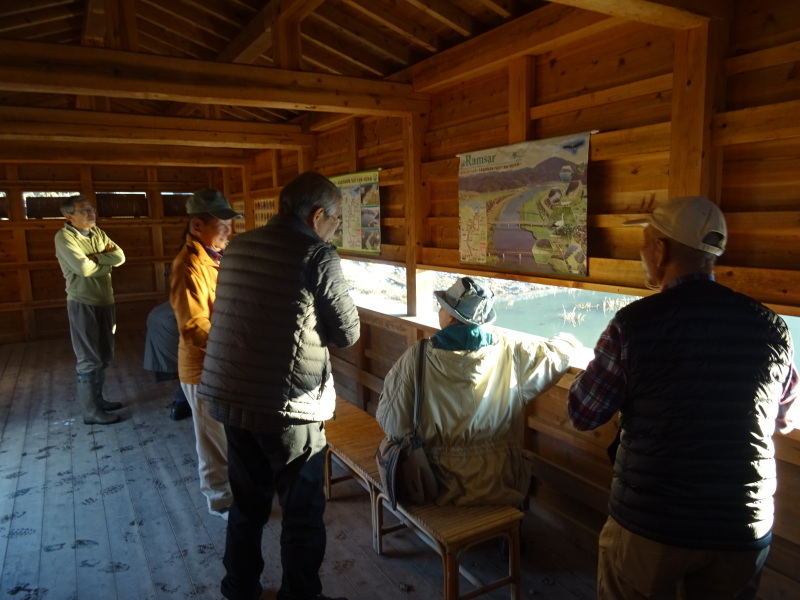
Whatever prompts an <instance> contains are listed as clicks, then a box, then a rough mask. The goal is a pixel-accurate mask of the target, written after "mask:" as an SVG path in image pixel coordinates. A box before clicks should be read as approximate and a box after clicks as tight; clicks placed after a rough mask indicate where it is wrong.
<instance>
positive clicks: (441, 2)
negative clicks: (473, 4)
mask: <svg viewBox="0 0 800 600" xmlns="http://www.w3.org/2000/svg"><path fill="white" fill-rule="evenodd" d="M407 2H408V3H409V4H411V5H412V6H416V7H417V8H419V9H421V10H424V11H425V12H426V13H428V14H429V15H430V16H431V17H432V18H434V19H436V20H437V21H439V22H440V23H443V24H444V25H446V26H447V27H449V28H450V29H452V30H453V31H455V32H457V33H459V34H461V35H463V36H465V37H469V36H472V35H474V34H475V32H476V31H477V29H478V25H477V23H476V22H475V19H473V18H472V17H471V16H469V15H468V14H467V13H465V12H464V11H463V10H461V9H460V8H458V7H457V6H455V5H453V4H450V3H449V2H446V1H445V0H407Z"/></svg>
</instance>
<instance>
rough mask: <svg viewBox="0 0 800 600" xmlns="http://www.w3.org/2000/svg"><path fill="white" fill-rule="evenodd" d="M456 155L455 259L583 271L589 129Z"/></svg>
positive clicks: (516, 267)
mask: <svg viewBox="0 0 800 600" xmlns="http://www.w3.org/2000/svg"><path fill="white" fill-rule="evenodd" d="M458 157H459V159H460V161H461V163H460V168H459V173H458V216H459V228H460V241H459V252H460V257H461V263H462V264H473V265H482V266H486V267H490V268H492V269H495V270H505V271H534V272H539V273H551V274H559V275H583V276H585V275H587V269H586V205H587V202H586V201H587V187H586V181H587V175H588V173H587V167H588V163H589V133H579V134H575V135H568V136H564V137H558V138H550V139H546V140H536V141H533V142H523V143H521V144H514V145H513V146H505V147H503V148H492V149H489V150H481V151H479V152H470V153H467V154H459V155H458Z"/></svg>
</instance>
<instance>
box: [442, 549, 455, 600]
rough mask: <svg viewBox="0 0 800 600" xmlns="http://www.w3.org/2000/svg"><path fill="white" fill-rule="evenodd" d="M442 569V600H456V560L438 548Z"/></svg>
mask: <svg viewBox="0 0 800 600" xmlns="http://www.w3.org/2000/svg"><path fill="white" fill-rule="evenodd" d="M440 553H441V556H442V567H443V568H444V600H458V559H457V558H456V557H455V555H453V554H451V553H450V551H449V550H447V549H443V548H441V546H440Z"/></svg>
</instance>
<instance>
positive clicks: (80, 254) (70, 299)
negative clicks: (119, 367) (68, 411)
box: [55, 195, 125, 425]
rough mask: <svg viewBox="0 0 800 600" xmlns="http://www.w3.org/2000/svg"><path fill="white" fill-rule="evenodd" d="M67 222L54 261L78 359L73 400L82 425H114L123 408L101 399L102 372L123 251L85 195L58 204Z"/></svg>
mask: <svg viewBox="0 0 800 600" xmlns="http://www.w3.org/2000/svg"><path fill="white" fill-rule="evenodd" d="M61 214H62V215H64V218H65V219H66V220H67V222H66V223H65V224H64V227H63V228H62V229H60V230H59V231H58V233H56V237H55V245H56V258H58V264H59V265H60V266H61V272H62V273H63V274H64V279H65V280H66V282H67V318H68V319H69V330H70V334H71V337H72V348H73V350H74V351H75V357H76V358H77V359H78V366H77V369H76V370H77V373H78V383H77V396H78V401H79V402H80V405H81V408H82V409H83V422H84V423H86V424H87V425H93V424H99V425H105V424H108V423H116V422H117V421H119V415H117V414H112V413H109V412H107V411H110V410H116V409H118V408H122V404H121V403H119V402H108V401H106V400H105V399H104V398H103V382H104V381H105V378H106V375H105V373H106V368H107V367H108V365H109V363H110V362H111V359H112V358H113V356H114V331H115V330H116V327H117V324H116V311H115V308H114V290H113V289H112V288H111V270H112V269H113V268H114V267H118V266H120V265H121V264H122V263H124V262H125V254H124V253H123V252H122V249H121V248H120V247H119V246H117V245H116V244H115V243H114V242H112V241H111V239H109V237H108V236H107V235H106V234H105V232H104V231H103V230H102V229H100V228H99V227H97V210H95V208H94V206H92V204H91V202H89V201H88V200H87V199H86V198H85V197H84V196H80V195H78V196H70V197H69V198H65V199H64V201H63V202H62V203H61Z"/></svg>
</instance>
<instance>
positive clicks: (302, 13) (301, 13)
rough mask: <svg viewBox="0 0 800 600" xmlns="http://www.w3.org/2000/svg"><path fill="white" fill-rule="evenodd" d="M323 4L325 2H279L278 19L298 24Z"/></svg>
mask: <svg viewBox="0 0 800 600" xmlns="http://www.w3.org/2000/svg"><path fill="white" fill-rule="evenodd" d="M272 1H273V2H274V1H275V0H272ZM324 2H325V0H281V7H280V18H281V19H283V20H285V21H296V22H300V21H302V20H303V19H305V18H306V17H307V16H309V15H310V14H311V13H313V12H314V11H315V10H317V9H318V8H319V7H320V6H321V5H322V4H323V3H324Z"/></svg>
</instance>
